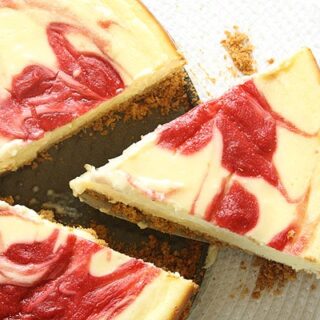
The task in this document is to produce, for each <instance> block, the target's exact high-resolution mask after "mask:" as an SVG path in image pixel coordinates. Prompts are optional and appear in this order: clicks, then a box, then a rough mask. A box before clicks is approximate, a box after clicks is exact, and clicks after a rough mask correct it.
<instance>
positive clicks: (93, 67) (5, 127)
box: [0, 23, 125, 140]
mask: <svg viewBox="0 0 320 320" xmlns="http://www.w3.org/2000/svg"><path fill="white" fill-rule="evenodd" d="M69 32H79V33H80V32H81V31H80V30H77V29H76V28H75V27H72V26H69V25H66V24H63V23H51V24H49V26H48V27H47V37H48V42H49V45H50V46H51V48H52V50H53V52H54V53H55V55H56V58H57V62H58V67H59V69H60V71H58V72H56V71H53V70H50V69H48V68H47V67H45V66H42V65H37V64H33V65H30V66H27V67H25V68H24V69H23V70H22V71H21V73H20V74H17V75H16V76H15V77H14V78H13V79H12V85H11V90H10V91H9V97H8V98H7V99H5V100H4V101H0V134H1V135H3V136H5V137H8V138H11V139H15V138H20V139H24V140H28V139H31V140H36V139H39V138H41V137H42V136H43V135H44V133H45V132H47V131H51V130H54V129H55V128H57V127H60V126H63V125H65V124H67V123H69V122H71V121H72V120H73V119H75V118H77V117H79V116H80V115H82V114H84V113H86V112H87V111H89V110H90V109H92V108H94V107H95V106H97V105H98V104H99V103H100V102H102V101H104V100H107V99H110V98H112V97H114V96H115V95H117V94H118V93H119V92H120V91H121V90H122V89H124V87H125V86H124V83H123V81H122V79H121V77H120V75H119V74H118V72H117V71H116V70H115V68H114V67H113V66H112V65H111V63H110V62H109V61H108V60H107V59H106V58H105V57H103V56H102V55H101V56H100V55H98V54H96V53H90V52H79V51H77V50H76V49H75V48H74V47H73V46H72V44H71V43H70V42H69V41H68V40H67V38H66V35H67V34H68V33H69ZM40 54H41V53H40Z"/></svg>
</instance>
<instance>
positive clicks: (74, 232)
mask: <svg viewBox="0 0 320 320" xmlns="http://www.w3.org/2000/svg"><path fill="white" fill-rule="evenodd" d="M0 239H1V242H0V243H1V247H0V318H1V319H38V320H42V319H57V320H58V319H59V320H63V319H68V320H72V319H77V320H82V319H83V320H87V319H92V320H95V319H105V320H107V319H108V320H111V319H112V320H113V319H114V320H128V319H139V320H147V319H148V320H171V319H177V320H178V319H179V320H180V319H181V318H180V316H181V314H182V312H183V310H184V308H185V307H186V306H187V304H188V302H189V299H190V297H191V296H192V295H193V294H194V293H195V290H196V285H195V284H194V283H193V282H192V281H189V280H185V279H183V278H181V277H180V276H179V275H177V274H172V273H168V272H165V271H163V270H161V269H159V268H156V267H155V266H154V265H152V264H148V263H145V262H143V261H141V260H137V259H133V258H130V257H128V256H125V255H123V254H121V253H118V252H116V251H113V250H111V249H110V248H108V247H106V246H103V245H101V244H100V243H99V241H98V240H97V239H96V238H95V237H94V236H93V235H91V234H90V233H88V232H86V231H85V230H82V229H74V228H67V227H63V226H61V225H58V224H55V223H52V222H49V221H47V220H44V219H42V218H40V217H39V216H38V215H37V214H36V213H35V212H34V211H32V210H30V209H28V208H26V207H23V206H9V205H8V204H6V203H5V202H2V201H1V202H0Z"/></svg>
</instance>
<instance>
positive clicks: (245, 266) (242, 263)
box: [240, 261, 247, 270]
mask: <svg viewBox="0 0 320 320" xmlns="http://www.w3.org/2000/svg"><path fill="white" fill-rule="evenodd" d="M240 269H242V270H247V265H246V262H245V261H241V263H240Z"/></svg>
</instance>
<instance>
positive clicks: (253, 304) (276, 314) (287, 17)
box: [144, 0, 320, 320]
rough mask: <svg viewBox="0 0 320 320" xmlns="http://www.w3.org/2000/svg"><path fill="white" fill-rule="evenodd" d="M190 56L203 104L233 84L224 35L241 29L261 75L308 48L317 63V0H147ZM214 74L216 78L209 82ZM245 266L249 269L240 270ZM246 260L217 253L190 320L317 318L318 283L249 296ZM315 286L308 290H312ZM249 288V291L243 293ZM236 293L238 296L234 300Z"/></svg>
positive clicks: (252, 272) (301, 278)
mask: <svg viewBox="0 0 320 320" xmlns="http://www.w3.org/2000/svg"><path fill="white" fill-rule="evenodd" d="M144 3H145V4H146V5H147V6H148V7H149V8H150V10H151V11H152V12H153V13H154V15H155V16H156V17H157V18H158V19H159V20H160V22H161V23H162V24H163V25H164V26H165V28H166V29H167V30H168V31H169V33H170V34H171V36H172V37H173V38H174V40H175V41H176V43H177V46H178V47H179V49H180V50H181V51H182V52H183V53H184V55H185V56H186V58H187V60H188V62H189V64H188V71H189V74H190V76H191V78H192V80H193V82H194V84H195V85H196V88H197V90H198V93H199V95H200V97H201V99H203V100H205V99H207V98H209V97H215V96H217V95H219V94H221V93H222V92H223V91H224V90H225V89H226V88H228V87H230V86H231V85H233V84H235V83H236V82H237V81H239V79H234V78H233V77H232V76H231V74H230V73H229V72H228V70H227V67H228V66H231V65H232V64H231V62H230V60H224V55H225V51H224V49H223V48H222V47H221V45H220V41H221V39H223V37H224V30H226V29H228V30H230V29H232V26H233V25H238V26H239V27H240V30H242V31H244V32H246V33H247V34H248V35H249V37H250V39H251V41H252V43H253V44H254V46H255V51H254V55H255V58H256V60H257V62H258V70H259V71H261V70H263V69H264V68H265V67H266V66H267V65H268V64H267V59H269V58H275V60H276V62H277V61H280V60H281V59H283V58H286V57H287V56H289V55H290V54H291V53H293V52H294V51H296V50H297V49H299V48H301V47H305V46H308V47H310V48H311V49H312V50H313V52H314V54H315V55H316V57H317V59H318V61H319V62H320V2H318V1H317V0H314V1H311V0H310V1H297V0H290V1H289V0H288V1H280V0H269V1H265V0H255V1H254V0H242V1H239V0H228V1H222V0H220V1H218V0H161V1H159V0H144ZM209 77H212V78H215V79H216V83H215V84H214V83H212V81H210V79H209ZM241 261H245V262H246V264H247V265H248V268H247V269H246V270H243V269H241V268H240V263H241ZM251 263H252V258H251V257H250V256H249V255H246V254H244V253H241V252H238V251H237V250H233V249H225V250H222V251H221V252H220V253H219V256H218V259H217V262H216V263H215V264H214V265H213V267H212V268H211V269H210V270H209V271H208V272H207V274H206V277H205V281H204V283H203V286H202V289H201V292H200V295H199V296H198V298H197V301H196V303H195V308H194V310H193V312H192V314H191V316H190V320H216V319H218V320H240V319H241V320H262V319H263V320H269V319H270V320H271V319H272V320H277V319H279V320H280V319H281V320H289V319H290V320H300V319H303V320H311V319H312V320H318V319H320V282H318V281H316V280H315V278H314V277H311V276H309V275H306V274H299V275H298V278H297V280H296V281H294V282H290V283H288V285H287V286H286V287H285V288H284V290H283V293H282V294H281V295H280V296H274V295H272V294H271V293H268V292H265V293H264V294H263V295H262V297H261V298H260V299H259V300H254V299H251V298H250V291H251V290H252V289H253V288H254V285H255V279H256V276H257V269H256V268H254V267H253V266H252V265H251ZM313 283H315V284H317V286H316V289H314V290H311V285H312V284H313ZM244 288H248V289H249V294H246V295H244V294H241V291H242V290H243V289H244ZM231 296H234V297H233V298H231Z"/></svg>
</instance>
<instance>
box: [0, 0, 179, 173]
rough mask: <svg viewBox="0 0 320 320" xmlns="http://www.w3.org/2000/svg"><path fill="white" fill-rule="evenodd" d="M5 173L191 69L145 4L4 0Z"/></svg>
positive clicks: (0, 102)
mask: <svg viewBox="0 0 320 320" xmlns="http://www.w3.org/2000/svg"><path fill="white" fill-rule="evenodd" d="M0 39H1V43H0V57H1V59H0V70H1V74H0V173H3V172H5V171H9V170H16V169H17V168H18V167H19V166H21V165H22V164H24V163H26V162H29V161H30V160H32V159H34V158H35V157H36V156H37V153H38V152H39V151H41V150H44V149H46V148H48V147H49V146H50V145H52V144H54V143H56V142H58V141H60V140H62V139H64V138H65V137H67V136H70V135H71V134H73V133H75V132H76V131H77V130H79V129H80V128H81V127H83V126H85V125H87V124H88V123H90V122H92V121H93V120H95V119H97V118H99V117H101V116H102V115H104V114H105V113H106V112H109V111H111V110H113V111H118V110H120V109H121V107H123V104H124V103H125V102H126V103H129V102H130V99H131V98H132V97H134V96H136V95H138V94H142V93H144V92H145V90H147V89H150V88H151V87H152V88H153V87H154V86H156V85H157V84H158V83H159V82H160V81H162V80H163V79H166V78H168V77H170V76H172V75H173V74H175V72H177V71H178V70H181V68H182V67H183V65H184V59H183V58H182V56H181V55H180V54H179V53H178V52H177V50H176V49H175V47H174V45H173V43H172V42H171V40H170V39H169V37H168V35H167V34H166V33H165V32H164V30H163V29H162V28H161V26H160V25H159V24H158V22H157V21H156V20H155V19H154V18H153V17H152V15H151V14H150V13H149V12H148V11H147V9H146V8H145V7H144V6H143V5H142V4H141V3H140V1H138V0H117V1H114V0H92V1H87V0H56V1H40V0H28V1H27V0H0Z"/></svg>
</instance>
